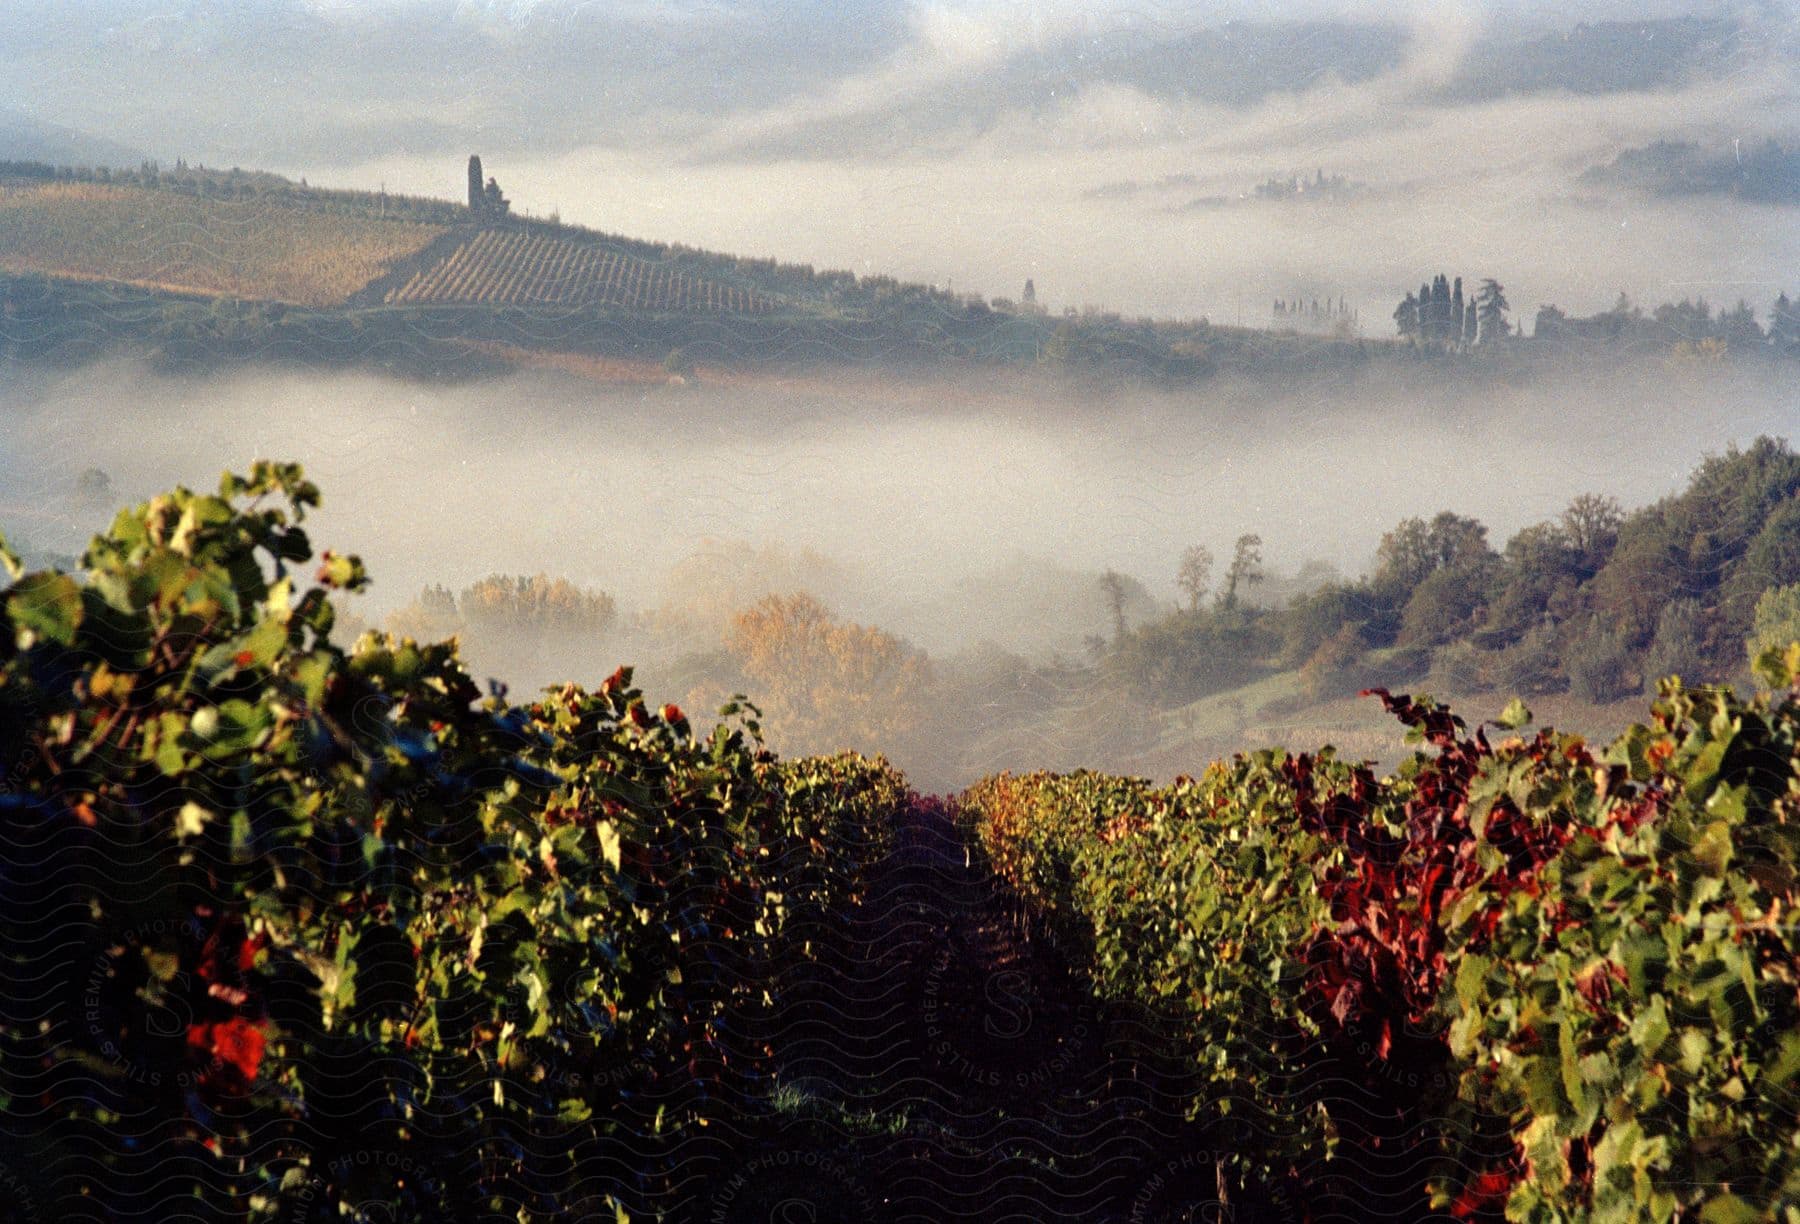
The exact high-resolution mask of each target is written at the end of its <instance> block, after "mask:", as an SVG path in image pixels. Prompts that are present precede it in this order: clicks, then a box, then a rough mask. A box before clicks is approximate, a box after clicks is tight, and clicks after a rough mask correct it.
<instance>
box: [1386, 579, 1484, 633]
mask: <svg viewBox="0 0 1800 1224" xmlns="http://www.w3.org/2000/svg"><path fill="white" fill-rule="evenodd" d="M1490 569H1491V566H1489V565H1477V564H1467V565H1457V566H1453V567H1450V568H1446V569H1440V570H1436V571H1434V572H1433V573H1432V574H1431V575H1430V576H1429V577H1427V578H1426V579H1424V581H1422V582H1420V583H1419V584H1418V586H1416V587H1415V588H1413V592H1412V597H1411V598H1410V599H1408V600H1407V601H1406V607H1405V609H1404V610H1403V611H1402V612H1401V616H1400V634H1399V637H1398V638H1396V639H1395V640H1396V641H1397V642H1398V643H1399V644H1400V645H1402V646H1436V645H1439V644H1441V643H1444V642H1452V641H1455V640H1456V639H1457V638H1460V637H1462V636H1463V635H1464V634H1465V633H1467V632H1468V630H1469V627H1470V626H1471V625H1472V624H1473V623H1474V620H1475V616H1476V613H1477V611H1478V610H1479V609H1480V608H1481V607H1482V606H1483V604H1484V603H1485V602H1486V599H1487V588H1488V583H1489V571H1490Z"/></svg>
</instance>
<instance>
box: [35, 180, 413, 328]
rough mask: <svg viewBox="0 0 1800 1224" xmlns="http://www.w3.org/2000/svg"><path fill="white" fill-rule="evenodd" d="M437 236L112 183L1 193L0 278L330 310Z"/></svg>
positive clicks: (392, 224)
mask: <svg viewBox="0 0 1800 1224" xmlns="http://www.w3.org/2000/svg"><path fill="white" fill-rule="evenodd" d="M442 232H443V231H442V229H441V228H440V227H438V226H431V225H422V224H419V223H417V222H411V221H389V220H382V219H379V218H373V217H361V216H355V215H346V214H341V213H336V214H334V213H329V212H324V211H319V210H312V209H306V208H296V207H293V206H290V205H282V204H278V203H272V202H262V201H226V200H211V199H206V198H204V197H200V196H192V195H184V194H180V193H177V192H170V191H154V190H149V189H146V188H141V187H128V186H119V185H115V184H105V183H42V184H30V185H0V271H4V272H10V273H31V272H39V273H44V274H47V275H54V276H59V277H68V278H73V279H87V280H109V281H123V282H126V283H128V284H134V285H143V286H145V287H148V288H154V289H165V290H181V291H187V292H198V293H207V294H217V295H227V296H233V297H244V298H256V299H261V300H267V301H279V302H288V303H291V304H294V305H301V306H329V305H335V304H337V303H340V302H342V301H343V300H344V299H345V298H347V297H348V296H349V295H350V294H352V293H354V292H356V291H357V290H358V289H360V288H362V287H363V286H364V285H366V284H368V283H369V282H370V281H371V280H373V279H375V278H376V277H377V276H379V275H381V274H382V273H383V272H384V271H385V270H386V269H387V268H388V267H389V266H390V265H391V264H393V263H395V262H396V261H398V260H401V259H404V258H405V257H407V256H409V255H411V254H413V253H415V252H417V251H418V250H420V249H421V248H422V247H424V246H425V245H426V244H427V243H429V242H430V241H431V240H432V239H433V238H435V237H437V236H438V235H439V234H440V233H442Z"/></svg>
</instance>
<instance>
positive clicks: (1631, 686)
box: [1564, 624, 1642, 704]
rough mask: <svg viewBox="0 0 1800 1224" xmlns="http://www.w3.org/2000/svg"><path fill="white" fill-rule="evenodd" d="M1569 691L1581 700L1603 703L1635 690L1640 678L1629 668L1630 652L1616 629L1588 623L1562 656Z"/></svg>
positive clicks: (1639, 683) (1615, 699)
mask: <svg viewBox="0 0 1800 1224" xmlns="http://www.w3.org/2000/svg"><path fill="white" fill-rule="evenodd" d="M1564 667H1565V669H1566V670H1567V671H1568V674H1569V690H1570V691H1571V692H1573V693H1574V694H1575V695H1576V696H1577V697H1579V698H1581V699H1582V700H1583V701H1592V702H1595V703H1600V704H1603V703H1605V702H1608V701H1617V700H1618V699H1619V698H1621V697H1624V696H1626V695H1628V694H1630V693H1635V692H1637V690H1638V688H1639V687H1640V685H1641V683H1642V681H1641V680H1640V679H1639V677H1638V676H1637V675H1635V674H1634V673H1633V671H1632V666H1631V654H1630V652H1629V651H1627V650H1626V648H1625V643H1624V639H1623V637H1622V636H1621V635H1620V634H1619V633H1618V632H1617V631H1615V630H1610V629H1603V628H1601V627H1600V626H1599V625H1597V624H1596V625H1594V626H1591V627H1590V628H1589V629H1588V631H1587V632H1586V633H1585V634H1583V635H1582V636H1581V637H1580V638H1579V639H1578V640H1577V641H1576V642H1575V644H1574V645H1572V646H1571V647H1569V650H1568V655H1567V657H1566V658H1565V659H1564Z"/></svg>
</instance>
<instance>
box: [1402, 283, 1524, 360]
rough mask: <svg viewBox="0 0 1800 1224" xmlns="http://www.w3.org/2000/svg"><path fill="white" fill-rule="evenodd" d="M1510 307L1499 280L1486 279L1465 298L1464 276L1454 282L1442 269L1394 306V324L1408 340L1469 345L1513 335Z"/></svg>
mask: <svg viewBox="0 0 1800 1224" xmlns="http://www.w3.org/2000/svg"><path fill="white" fill-rule="evenodd" d="M1510 309H1512V307H1511V306H1510V304H1509V303H1508V302H1507V300H1506V291H1505V289H1504V288H1503V287H1502V286H1501V285H1500V282H1499V281H1496V280H1492V279H1489V280H1484V281H1482V282H1481V287H1480V288H1479V289H1478V290H1476V292H1475V293H1474V295H1473V296H1471V297H1468V298H1465V297H1464V296H1463V282H1462V277H1460V276H1459V277H1457V278H1456V279H1455V281H1454V283H1453V282H1452V281H1451V280H1450V278H1449V277H1447V276H1445V275H1444V274H1443V273H1441V272H1440V273H1439V274H1438V275H1437V276H1436V277H1434V278H1433V279H1432V280H1430V281H1427V282H1425V283H1423V284H1421V285H1420V286H1419V291H1418V293H1416V294H1413V293H1408V294H1407V295H1406V297H1405V298H1404V299H1403V300H1402V301H1401V302H1400V305H1399V306H1397V307H1395V308H1394V324H1395V326H1396V327H1397V328H1398V329H1399V332H1400V335H1401V336H1402V337H1403V338H1405V339H1411V340H1418V341H1422V342H1426V343H1431V344H1442V345H1451V346H1461V347H1465V348H1466V347H1471V346H1473V345H1475V344H1477V343H1483V344H1485V343H1488V342H1490V341H1493V340H1497V339H1500V338H1502V337H1504V336H1507V335H1510V334H1511V326H1510V325H1509V324H1508V323H1507V321H1506V312H1507V311H1508V310H1510Z"/></svg>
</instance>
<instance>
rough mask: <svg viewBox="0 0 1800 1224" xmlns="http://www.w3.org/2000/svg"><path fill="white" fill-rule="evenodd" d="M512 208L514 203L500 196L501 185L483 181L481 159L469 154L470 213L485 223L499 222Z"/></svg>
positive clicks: (491, 181)
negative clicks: (484, 183)
mask: <svg viewBox="0 0 1800 1224" xmlns="http://www.w3.org/2000/svg"><path fill="white" fill-rule="evenodd" d="M511 208H512V201H511V200H508V199H507V198H506V197H505V196H504V195H502V194H500V184H499V183H498V182H496V181H495V180H494V179H492V178H490V179H488V181H487V183H486V185H483V183H482V181H481V158H479V157H477V156H476V155H475V154H473V153H471V154H469V211H470V212H472V213H474V214H475V215H476V216H477V217H478V218H481V219H482V220H484V221H498V220H500V219H501V218H502V217H504V216H506V214H507V212H508V211H509V210H511Z"/></svg>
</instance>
